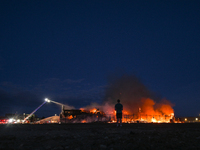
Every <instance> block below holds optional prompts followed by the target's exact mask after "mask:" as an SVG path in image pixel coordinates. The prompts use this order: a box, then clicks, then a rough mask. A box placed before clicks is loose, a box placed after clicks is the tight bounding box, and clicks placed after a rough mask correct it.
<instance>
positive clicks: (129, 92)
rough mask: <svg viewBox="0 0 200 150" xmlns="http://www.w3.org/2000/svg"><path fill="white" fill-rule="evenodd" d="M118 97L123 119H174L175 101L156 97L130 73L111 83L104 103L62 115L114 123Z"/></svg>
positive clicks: (165, 120)
mask: <svg viewBox="0 0 200 150" xmlns="http://www.w3.org/2000/svg"><path fill="white" fill-rule="evenodd" d="M117 99H120V100H121V103H122V104H123V108H124V110H123V117H122V121H123V122H129V123H131V122H146V123H147V122H166V123H168V122H170V121H173V118H174V110H173V108H172V104H171V103H170V102H169V101H168V100H166V99H159V98H157V97H156V96H155V94H154V93H152V92H151V91H149V90H148V89H147V88H146V86H144V84H142V83H141V82H140V80H139V79H138V78H137V77H135V76H130V75H124V76H122V77H120V78H117V79H112V80H111V81H110V82H109V85H108V87H107V88H106V92H105V98H104V101H103V103H102V104H97V103H92V104H91V105H89V106H86V107H85V108H81V109H80V110H64V111H63V112H64V113H62V114H61V118H65V119H66V118H67V119H68V120H70V122H94V121H110V122H115V120H116V119H115V110H114V105H115V104H116V102H117ZM99 110H100V111H99ZM100 118H101V119H100Z"/></svg>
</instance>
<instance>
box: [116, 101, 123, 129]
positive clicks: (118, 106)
mask: <svg viewBox="0 0 200 150" xmlns="http://www.w3.org/2000/svg"><path fill="white" fill-rule="evenodd" d="M115 110H116V117H117V126H118V125H119V122H120V126H122V110H123V105H122V104H121V103H120V100H119V99H118V100H117V104H116V105H115Z"/></svg>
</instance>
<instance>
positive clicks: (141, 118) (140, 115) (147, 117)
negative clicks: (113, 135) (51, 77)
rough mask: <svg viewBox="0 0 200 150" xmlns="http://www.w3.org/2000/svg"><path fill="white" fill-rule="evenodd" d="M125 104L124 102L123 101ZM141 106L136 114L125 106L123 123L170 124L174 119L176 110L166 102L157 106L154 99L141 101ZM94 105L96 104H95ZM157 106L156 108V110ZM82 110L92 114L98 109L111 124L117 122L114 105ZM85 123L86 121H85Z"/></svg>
mask: <svg viewBox="0 0 200 150" xmlns="http://www.w3.org/2000/svg"><path fill="white" fill-rule="evenodd" d="M122 102H123V100H122ZM141 102H142V103H141V106H140V107H138V112H137V113H134V110H131V109H127V107H126V105H124V110H123V116H122V122H124V123H135V122H141V123H169V122H170V120H172V119H173V118H174V110H173V108H172V107H171V106H170V105H169V104H167V101H166V100H165V101H164V102H165V103H164V102H163V103H158V104H156V103H155V102H154V101H153V100H152V99H150V98H147V99H141ZM93 105H94V104H93ZM155 106H156V108H155ZM92 107H93V108H91V107H89V106H88V107H86V108H81V110H82V111H90V113H93V114H95V113H97V110H98V108H100V110H101V111H102V112H104V113H105V115H106V117H107V118H110V119H109V122H111V123H113V122H116V111H115V110H114V105H111V104H110V105H109V104H108V103H106V104H104V105H98V104H96V106H95V107H94V106H92ZM84 122H85V121H84Z"/></svg>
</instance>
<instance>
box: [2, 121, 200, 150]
mask: <svg viewBox="0 0 200 150" xmlns="http://www.w3.org/2000/svg"><path fill="white" fill-rule="evenodd" d="M0 149H38V150H39V149H41V150H43V149H70V150H71V149H72V150H73V149H75V150H82V149H83V150H85V149H87V150H90V149H91V150H92V149H94V150H98V149H108V150H115V149H125V150H126V149H159V150H161V149H190V150H191V149H200V124H199V123H191V124H123V126H122V127H116V124H107V123H89V124H43V125H31V124H8V125H0Z"/></svg>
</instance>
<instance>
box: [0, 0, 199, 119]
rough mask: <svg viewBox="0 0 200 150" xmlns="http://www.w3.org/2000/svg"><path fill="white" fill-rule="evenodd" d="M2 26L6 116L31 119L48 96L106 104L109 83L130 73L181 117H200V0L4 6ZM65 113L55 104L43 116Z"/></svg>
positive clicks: (0, 85) (4, 1)
mask: <svg viewBox="0 0 200 150" xmlns="http://www.w3.org/2000/svg"><path fill="white" fill-rule="evenodd" d="M0 22H1V23H0V102H1V103H0V116H4V115H5V114H6V113H24V112H25V113H31V112H32V111H33V110H34V109H35V108H36V107H38V106H39V105H40V104H42V103H43V101H44V98H45V97H48V98H49V99H52V100H54V101H58V102H61V103H64V104H69V105H72V106H74V107H75V108H80V107H84V106H86V105H89V104H90V103H91V102H98V103H101V102H102V101H103V99H104V93H105V87H106V86H107V84H108V78H110V77H111V76H115V75H117V76H121V75H124V74H128V75H136V76H137V77H138V78H139V79H140V80H141V81H142V82H143V84H144V85H145V86H147V87H148V89H149V90H151V91H153V92H155V93H157V95H159V96H160V97H162V98H166V99H168V100H169V101H171V103H173V104H174V107H173V108H174V110H175V116H198V115H199V113H200V95H199V93H200V61H199V58H200V1H199V0H190V1H189V0H157V1H153V0H152V1H149V0H145V1H143V0H138V1H136V0H129V1H128V0H123V1H118V0H115V1H114V0H110V1H108V0H104V1H103V0H102V1H98V0H95V1H90V0H88V1H83V0H71V1H70V0H65V1H64V0H60V1H51V0H48V1H44V0H43V1H40V0H36V1H25V0H24V1H23V0H20V1H12V0H1V1H0ZM122 102H123V100H122ZM59 113H60V106H58V105H56V104H53V103H49V104H45V105H44V106H42V107H41V108H40V109H39V110H38V112H37V113H36V115H38V116H40V117H42V116H46V117H48V116H51V115H54V114H59Z"/></svg>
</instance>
